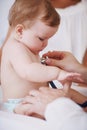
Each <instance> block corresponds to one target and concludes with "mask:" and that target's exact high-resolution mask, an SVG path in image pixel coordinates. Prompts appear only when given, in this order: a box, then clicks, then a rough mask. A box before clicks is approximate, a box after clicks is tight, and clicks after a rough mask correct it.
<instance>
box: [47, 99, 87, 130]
mask: <svg viewBox="0 0 87 130" xmlns="http://www.w3.org/2000/svg"><path fill="white" fill-rule="evenodd" d="M45 115H46V119H47V121H48V124H50V126H49V127H50V128H51V129H52V130H87V113H86V112H84V111H83V110H82V108H81V107H79V106H78V105H77V104H75V103H74V102H73V101H71V100H70V99H68V98H60V99H58V100H55V101H54V102H53V103H51V104H49V106H48V107H47V110H46V113H45ZM49 130H50V129H49Z"/></svg>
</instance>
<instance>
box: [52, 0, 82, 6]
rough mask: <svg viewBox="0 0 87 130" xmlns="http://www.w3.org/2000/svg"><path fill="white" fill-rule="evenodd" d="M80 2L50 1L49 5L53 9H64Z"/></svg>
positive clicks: (75, 0) (78, 0) (66, 0)
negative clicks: (50, 4)
mask: <svg viewBox="0 0 87 130" xmlns="http://www.w3.org/2000/svg"><path fill="white" fill-rule="evenodd" d="M80 1H81V0H51V3H52V5H53V6H54V7H55V8H66V7H69V6H71V5H75V4H77V3H78V2H80Z"/></svg>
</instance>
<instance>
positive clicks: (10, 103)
mask: <svg viewBox="0 0 87 130" xmlns="http://www.w3.org/2000/svg"><path fill="white" fill-rule="evenodd" d="M22 100H23V99H22V98H21V99H8V100H7V102H4V103H0V110H3V111H8V112H13V110H14V108H15V107H16V105H17V104H18V103H20V102H21V101H22Z"/></svg>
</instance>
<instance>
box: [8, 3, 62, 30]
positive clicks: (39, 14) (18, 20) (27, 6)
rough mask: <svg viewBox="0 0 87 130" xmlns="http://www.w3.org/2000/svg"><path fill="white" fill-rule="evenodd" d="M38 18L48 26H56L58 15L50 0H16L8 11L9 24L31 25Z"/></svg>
mask: <svg viewBox="0 0 87 130" xmlns="http://www.w3.org/2000/svg"><path fill="white" fill-rule="evenodd" d="M37 19H40V20H41V21H42V22H44V23H45V24H47V25H48V26H58V25H59V23H60V17H59V15H58V13H57V12H56V11H55V9H54V8H53V7H52V5H51V4H50V0H16V1H15V2H14V4H13V6H12V7H11V9H10V11H9V17H8V20H9V25H10V26H11V27H15V26H16V25H17V24H23V25H24V26H25V27H26V28H27V27H31V26H32V25H33V24H34V22H35V21H36V20H37Z"/></svg>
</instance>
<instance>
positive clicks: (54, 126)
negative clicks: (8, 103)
mask: <svg viewBox="0 0 87 130" xmlns="http://www.w3.org/2000/svg"><path fill="white" fill-rule="evenodd" d="M45 117H46V121H44V120H41V119H37V118H34V117H28V116H23V115H17V114H12V113H7V112H2V111H0V130H87V113H86V112H84V111H83V110H82V109H81V108H80V107H79V106H78V105H77V104H75V103H74V102H73V101H71V100H70V99H68V98H60V99H57V100H55V101H54V102H52V103H51V104H49V105H48V106H47V109H46V112H45Z"/></svg>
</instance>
